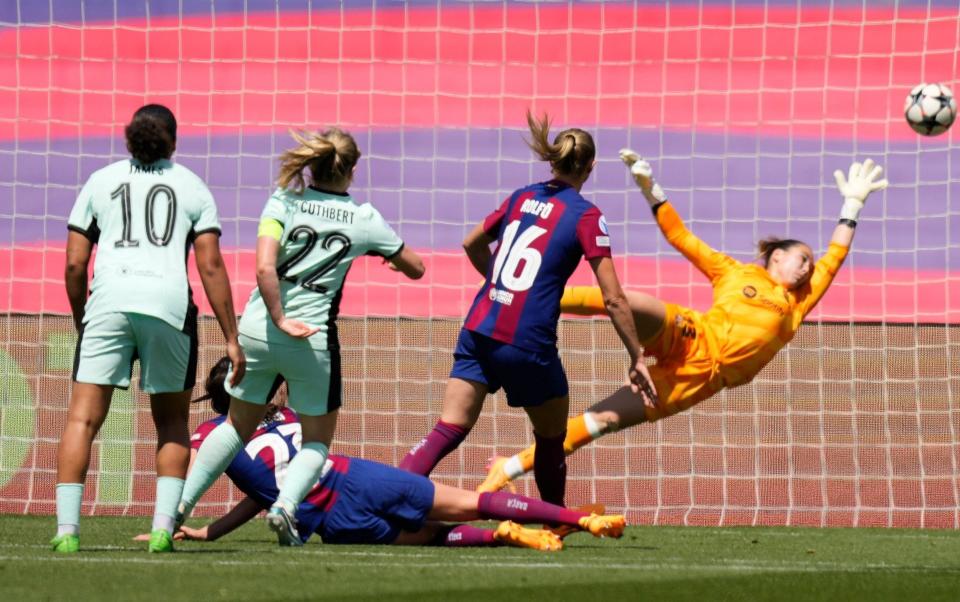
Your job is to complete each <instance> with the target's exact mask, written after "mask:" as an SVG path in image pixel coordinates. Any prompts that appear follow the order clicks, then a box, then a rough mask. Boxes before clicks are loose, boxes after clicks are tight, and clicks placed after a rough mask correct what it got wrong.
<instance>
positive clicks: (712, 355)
mask: <svg viewBox="0 0 960 602" xmlns="http://www.w3.org/2000/svg"><path fill="white" fill-rule="evenodd" d="M664 305H665V306H666V309H667V312H666V316H665V317H664V321H663V328H662V329H661V330H660V332H658V333H657V334H655V335H654V336H652V337H651V338H650V339H648V340H647V341H644V345H643V347H644V352H645V355H647V356H648V357H653V358H655V359H656V360H657V363H656V365H654V366H651V367H650V376H651V377H652V378H653V384H654V386H655V387H656V388H657V396H658V397H659V398H660V406H659V407H657V408H650V407H648V408H646V415H647V421H648V422H654V421H657V420H660V419H661V418H665V417H667V416H672V415H674V414H676V413H678V412H682V411H684V410H686V409H689V408H690V407H692V406H694V405H696V404H697V403H699V402H701V401H703V400H704V399H707V398H709V397H712V396H713V395H715V394H716V393H717V392H719V391H720V390H721V389H723V384H722V382H721V380H720V378H719V375H718V369H719V365H718V363H717V360H716V356H717V354H716V345H715V343H714V341H713V337H712V335H711V334H710V333H709V332H708V330H707V326H706V324H705V323H704V321H703V319H702V317H701V315H700V313H699V312H696V311H694V310H692V309H687V308H686V307H681V306H679V305H675V304H673V303H665V304H664Z"/></svg>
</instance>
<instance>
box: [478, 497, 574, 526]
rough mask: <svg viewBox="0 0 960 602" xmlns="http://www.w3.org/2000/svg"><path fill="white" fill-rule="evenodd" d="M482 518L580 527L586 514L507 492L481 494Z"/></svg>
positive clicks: (480, 512) (480, 513)
mask: <svg viewBox="0 0 960 602" xmlns="http://www.w3.org/2000/svg"><path fill="white" fill-rule="evenodd" d="M477 513H478V514H479V515H480V518H486V519H494V520H512V521H514V522H517V523H523V524H527V523H546V524H548V525H570V526H572V527H576V526H578V523H577V521H578V520H580V519H581V518H582V517H584V516H588V514H587V513H586V512H577V511H576V510H568V509H566V508H563V507H561V506H555V505H553V504H548V503H547V502H541V501H540V500H535V499H533V498H531V497H526V496H522V495H517V494H516V493H509V492H506V491H496V492H494V493H481V494H480V500H479V502H478V503H477Z"/></svg>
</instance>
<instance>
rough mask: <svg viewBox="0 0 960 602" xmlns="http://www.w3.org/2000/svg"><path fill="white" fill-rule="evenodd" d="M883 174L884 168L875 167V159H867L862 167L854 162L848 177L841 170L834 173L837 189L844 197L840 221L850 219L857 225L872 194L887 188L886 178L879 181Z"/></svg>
mask: <svg viewBox="0 0 960 602" xmlns="http://www.w3.org/2000/svg"><path fill="white" fill-rule="evenodd" d="M882 174H883V168H882V167H880V166H879V165H875V164H874V163H873V159H867V160H866V161H864V162H863V164H862V165H861V164H860V163H858V162H856V161H854V162H853V164H851V165H850V171H849V173H848V174H847V176H846V177H844V175H843V172H842V171H840V170H839V169H838V170H837V171H835V172H833V177H834V178H836V180H837V188H838V189H839V190H840V194H842V195H843V207H842V208H841V209H840V219H848V220H851V221H853V222H854V224H855V223H856V221H857V218H859V217H860V211H861V210H862V209H863V205H864V203H866V201H867V197H868V196H870V193H871V192H873V191H875V190H883V189H884V188H886V187H887V180H886V178H884V179H883V180H878V179H877V178H879V177H880V176H881V175H882Z"/></svg>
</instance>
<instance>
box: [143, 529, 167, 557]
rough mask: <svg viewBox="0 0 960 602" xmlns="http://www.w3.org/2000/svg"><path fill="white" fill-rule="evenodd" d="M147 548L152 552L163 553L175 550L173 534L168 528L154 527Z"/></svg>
mask: <svg viewBox="0 0 960 602" xmlns="http://www.w3.org/2000/svg"><path fill="white" fill-rule="evenodd" d="M147 550H148V551H149V552H150V553H151V554H154V553H156V554H163V553H165V552H172V551H173V536H172V535H170V533H169V532H167V530H166V529H154V530H153V531H151V532H150V544H149V545H148V546H147Z"/></svg>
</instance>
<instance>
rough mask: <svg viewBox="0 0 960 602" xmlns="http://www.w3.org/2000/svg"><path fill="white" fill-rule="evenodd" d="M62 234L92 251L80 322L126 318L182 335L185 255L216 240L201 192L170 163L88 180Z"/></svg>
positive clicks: (212, 209) (198, 183) (114, 169)
mask: <svg viewBox="0 0 960 602" xmlns="http://www.w3.org/2000/svg"><path fill="white" fill-rule="evenodd" d="M67 228H69V229H70V230H73V231H74V232H78V233H80V234H82V235H84V236H86V237H87V238H88V239H90V240H91V241H92V242H93V243H95V244H96V245H97V254H96V259H95V260H94V263H93V282H92V283H91V285H90V297H89V298H88V299H87V304H86V310H85V317H84V322H86V321H88V320H89V319H90V318H91V317H92V316H97V315H102V314H104V313H111V312H131V313H138V314H144V315H148V316H154V317H156V318H160V319H161V320H163V321H165V322H167V323H169V324H170V325H171V326H173V327H175V328H177V329H182V328H183V326H184V321H185V319H186V316H187V311H188V307H189V306H190V305H191V304H192V299H191V292H190V286H189V284H188V282H187V254H188V253H189V250H190V244H191V242H192V241H193V239H194V238H195V237H196V236H198V235H200V234H204V233H208V232H215V233H217V234H218V235H219V233H220V221H219V219H218V217H217V205H216V203H214V201H213V195H212V194H210V190H209V189H208V188H207V186H206V184H204V183H203V180H201V179H200V178H199V177H197V175H196V174H194V173H193V172H192V171H190V170H189V169H187V168H186V167H183V166H182V165H178V164H176V163H173V162H171V161H167V160H161V161H156V162H154V163H151V164H149V165H141V164H140V163H139V162H137V161H136V160H134V159H125V160H123V161H118V162H116V163H113V164H111V165H108V166H107V167H104V168H103V169H100V170H98V171H96V172H94V173H93V175H91V176H90V179H88V180H87V183H86V184H84V186H83V188H82V189H81V190H80V195H79V196H78V197H77V201H76V204H74V206H73V211H71V212H70V218H69V220H68V221H67Z"/></svg>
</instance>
